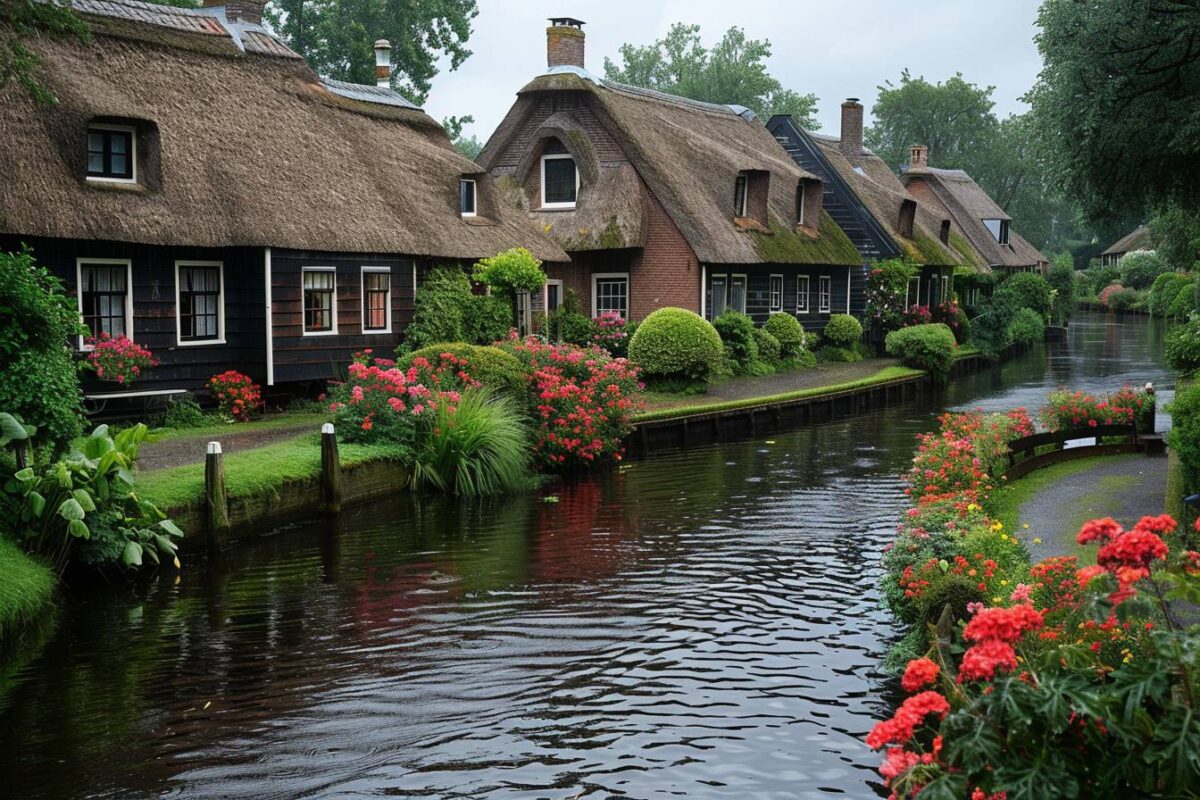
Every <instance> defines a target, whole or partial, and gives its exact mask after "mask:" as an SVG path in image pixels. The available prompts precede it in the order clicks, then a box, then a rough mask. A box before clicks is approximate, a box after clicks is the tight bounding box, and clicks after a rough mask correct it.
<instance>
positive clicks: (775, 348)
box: [754, 328, 782, 365]
mask: <svg viewBox="0 0 1200 800" xmlns="http://www.w3.org/2000/svg"><path fill="white" fill-rule="evenodd" d="M754 345H755V347H757V348H758V357H759V358H760V359H761V360H763V361H765V362H766V363H768V364H772V365H774V364H777V363H779V359H780V357H781V355H782V350H781V348H780V345H779V340H778V339H777V338H775V336H774V335H773V334H772V333H771V332H770V331H769V330H767V329H766V328H755V329H754Z"/></svg>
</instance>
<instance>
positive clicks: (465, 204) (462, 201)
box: [458, 178, 475, 217]
mask: <svg viewBox="0 0 1200 800" xmlns="http://www.w3.org/2000/svg"><path fill="white" fill-rule="evenodd" d="M458 210H459V212H460V213H461V214H462V215H463V216H464V217H473V216H475V181H474V180H472V179H471V178H463V179H461V180H460V181H459V182H458Z"/></svg>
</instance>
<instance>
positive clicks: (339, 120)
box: [0, 0, 567, 261]
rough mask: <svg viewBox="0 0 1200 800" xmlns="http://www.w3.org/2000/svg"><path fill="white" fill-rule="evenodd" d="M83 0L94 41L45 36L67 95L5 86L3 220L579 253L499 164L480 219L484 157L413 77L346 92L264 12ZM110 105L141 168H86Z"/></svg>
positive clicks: (252, 241)
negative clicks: (472, 197) (548, 225)
mask: <svg viewBox="0 0 1200 800" xmlns="http://www.w3.org/2000/svg"><path fill="white" fill-rule="evenodd" d="M78 7H79V9H80V11H81V12H82V13H83V14H84V15H85V17H86V19H87V21H88V22H89V23H90V25H91V28H92V33H93V36H92V38H91V41H90V42H87V43H81V42H77V41H67V40H50V39H39V40H34V41H33V42H32V43H31V46H32V47H34V48H35V49H36V51H37V53H38V54H39V55H40V56H41V57H42V59H43V61H44V64H43V69H42V73H41V77H42V79H43V81H44V83H45V85H46V87H47V88H48V89H49V90H50V91H52V92H53V93H54V94H55V95H56V96H57V97H58V99H59V102H58V103H57V104H56V105H53V106H44V105H37V104H35V103H34V102H33V101H32V100H31V99H30V98H29V97H28V96H27V95H26V94H25V93H24V92H22V91H21V89H20V87H18V86H16V85H15V84H14V83H10V84H9V85H8V86H7V87H6V88H4V89H2V90H0V141H3V142H4V143H5V144H4V147H2V148H0V174H2V175H4V176H5V179H4V180H3V181H0V231H2V232H5V233H12V234H17V235H24V236H45V237H62V238H77V239H105V240H116V241H126V242H137V243H145V244H160V245H193V246H203V247H221V246H273V247H282V248H294V249H303V250H317V251H332V252H360V253H395V254H407V255H414V256H432V257H441V258H452V259H463V260H474V259H477V258H479V257H482V256H487V255H492V254H494V253H496V252H498V251H500V250H504V249H507V248H510V247H514V246H517V245H523V246H526V247H528V248H529V249H530V250H532V251H533V252H534V254H535V255H537V256H538V257H539V258H542V259H544V260H550V261H565V260H566V258H567V257H566V254H565V253H564V252H563V251H562V249H561V248H560V247H558V246H557V245H555V244H554V243H553V242H551V241H550V240H549V239H547V238H546V237H545V236H544V235H542V233H541V231H540V230H539V229H538V228H537V226H536V225H534V224H533V223H532V222H531V221H530V220H529V218H528V217H527V215H525V214H524V213H522V212H520V211H519V210H517V209H513V208H510V207H509V206H508V205H507V204H505V203H503V202H500V201H499V198H498V197H495V192H494V189H493V188H492V184H491V181H490V179H488V178H486V177H484V178H483V179H482V182H481V183H480V185H479V196H480V206H481V207H480V212H481V216H480V217H477V218H467V219H464V218H463V217H462V216H461V214H460V213H459V207H458V185H459V179H460V177H461V176H462V175H463V174H465V173H472V174H474V173H478V172H479V167H478V165H476V164H475V163H474V162H472V161H470V160H468V159H466V158H463V157H462V156H460V155H459V154H458V153H456V152H455V151H454V149H453V148H452V147H451V146H450V142H449V139H448V137H447V136H446V132H445V131H444V130H443V129H442V128H441V126H439V125H438V124H437V123H436V122H435V121H434V120H433V119H431V118H430V117H429V116H427V115H426V114H424V113H423V112H421V111H420V110H417V109H415V108H412V107H411V104H407V103H406V102H401V101H402V98H400V99H399V100H398V99H397V98H399V95H395V93H391V92H389V91H388V90H384V91H383V92H381V91H379V90H377V89H376V88H375V87H370V86H366V87H357V88H354V87H352V86H351V85H348V84H343V83H336V82H335V83H334V84H333V86H334V87H335V88H338V89H340V90H341V92H340V93H337V94H335V93H334V92H333V91H331V90H330V86H329V85H328V84H323V83H322V82H321V80H320V79H319V78H318V77H317V76H316V74H315V73H313V71H312V70H311V69H309V67H308V66H307V65H306V64H305V63H304V61H303V60H302V59H300V58H299V57H298V56H296V55H295V53H293V52H292V51H291V50H288V49H287V48H286V47H285V46H284V45H283V44H282V43H281V42H278V41H277V40H274V39H273V38H271V37H270V35H269V34H267V33H266V32H265V31H262V29H261V28H257V27H255V26H246V25H242V24H240V23H234V24H232V25H231V24H230V23H228V22H226V21H224V19H223V17H214V16H212V15H209V14H205V13H203V12H202V11H199V10H188V9H177V8H173V7H170V6H158V5H150V4H146V3H141V2H134V1H133V0H79V6H78ZM214 21H215V22H216V23H217V27H214ZM235 37H239V38H240V42H241V44H244V45H246V46H245V47H244V49H243V47H240V46H239V44H238V43H237V42H235V41H234V39H235ZM280 53H284V54H286V55H284V56H283V57H279V54H280ZM97 118H100V119H107V120H110V121H125V122H127V123H130V124H133V125H135V126H136V127H138V130H139V147H141V148H143V149H142V152H141V155H140V157H139V168H141V167H142V162H143V161H145V164H146V166H147V168H146V169H144V170H143V171H142V175H143V179H142V180H141V181H139V184H137V185H132V186H130V185H126V186H124V187H119V186H115V187H114V186H109V187H105V186H103V185H97V184H96V183H94V182H87V181H85V180H83V175H84V172H85V163H84V161H85V156H86V134H87V126H88V124H89V122H90V121H92V120H95V119H97Z"/></svg>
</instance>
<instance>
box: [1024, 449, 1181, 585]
mask: <svg viewBox="0 0 1200 800" xmlns="http://www.w3.org/2000/svg"><path fill="white" fill-rule="evenodd" d="M1032 475H1037V473H1036V472H1034V473H1032ZM1031 477H1032V476H1031ZM1166 487H1167V459H1166V457H1152V458H1149V457H1146V456H1144V455H1141V454H1137V455H1128V456H1112V457H1107V458H1104V459H1103V460H1100V461H1098V463H1097V464H1096V465H1095V466H1094V467H1091V468H1089V469H1087V470H1084V471H1083V472H1076V473H1074V474H1073V475H1068V476H1066V477H1065V478H1063V479H1061V480H1059V481H1057V482H1056V483H1055V484H1054V485H1053V486H1051V487H1049V488H1047V489H1044V490H1042V491H1041V492H1038V493H1037V494H1036V495H1034V497H1033V498H1032V499H1030V500H1029V501H1027V502H1026V503H1025V504H1024V505H1023V506H1021V510H1020V514H1019V516H1018V520H1019V523H1020V524H1022V525H1024V524H1028V525H1029V529H1028V530H1024V529H1023V528H1022V529H1021V531H1020V532H1021V534H1022V536H1021V538H1022V539H1024V540H1025V542H1026V544H1027V546H1028V547H1029V553H1030V555H1031V556H1032V557H1033V560H1034V561H1035V562H1036V561H1039V560H1041V559H1043V558H1047V557H1049V556H1057V555H1080V556H1082V555H1083V551H1084V550H1086V551H1087V552H1088V555H1094V553H1095V548H1081V547H1080V546H1079V545H1077V544H1076V543H1075V536H1076V535H1077V534H1078V533H1079V528H1080V527H1081V526H1082V525H1083V523H1085V522H1087V521H1088V520H1089V519H1095V518H1097V517H1112V518H1113V519H1115V520H1116V521H1117V522H1120V523H1121V524H1122V525H1125V526H1126V527H1130V526H1132V525H1133V524H1134V523H1136V522H1137V521H1138V520H1139V519H1141V518H1142V517H1143V516H1145V515H1147V514H1151V515H1153V514H1161V513H1162V511H1163V506H1164V504H1165V503H1166ZM1035 538H1038V539H1041V541H1040V542H1035V541H1033V540H1034V539H1035Z"/></svg>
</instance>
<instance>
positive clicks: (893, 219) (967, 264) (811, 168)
mask: <svg viewBox="0 0 1200 800" xmlns="http://www.w3.org/2000/svg"><path fill="white" fill-rule="evenodd" d="M841 121H842V124H841V131H840V136H837V137H833V136H824V135H820V134H816V133H812V132H810V131H806V130H804V129H803V128H802V127H801V126H800V125H798V124H797V123H796V121H795V120H794V119H792V117H790V116H787V115H777V116H774V117H772V118H771V120H770V121H769V122H768V123H767V130H768V131H770V133H771V134H772V135H773V136H774V137H775V138H776V140H778V141H779V143H780V144H781V145H782V146H783V148H784V149H785V150H786V151H787V153H788V155H790V156H791V157H792V159H793V160H794V161H795V162H796V163H797V164H798V165H799V166H800V167H801V168H803V169H805V170H807V171H808V172H811V173H813V174H814V175H816V176H817V177H818V178H820V180H821V184H822V186H823V188H824V202H823V206H824V208H825V210H826V211H827V212H828V213H829V214H830V216H831V217H832V218H833V220H834V222H836V223H837V225H838V227H840V228H841V229H842V230H843V231H845V233H846V235H847V236H848V237H849V238H850V241H851V242H853V244H854V246H855V247H856V248H857V249H858V252H859V253H860V255H861V256H862V258H863V259H864V260H865V261H880V260H887V259H894V258H906V259H909V260H910V261H912V262H913V263H915V264H917V265H919V267H920V272H919V273H918V274H917V275H916V276H915V277H914V278H913V280H912V281H911V282H910V285H909V296H908V298H907V300H908V303H907V304H908V305H929V306H933V305H937V304H938V303H941V302H943V301H944V300H948V299H950V297H951V296H952V293H953V281H954V274H955V271H956V270H957V269H962V268H968V269H972V270H986V269H987V267H986V265H985V264H983V262H982V259H980V258H979V257H978V256H977V255H976V253H975V252H974V250H973V249H972V248H971V247H970V245H969V244H968V243H967V242H966V240H965V239H962V238H961V237H958V236H957V235H955V234H953V233H952V229H951V226H950V220H949V218H948V217H946V216H944V215H943V216H939V215H938V214H937V213H935V212H934V211H932V210H930V208H928V207H927V206H926V205H925V204H923V203H920V202H919V201H917V200H916V199H915V198H913V197H912V196H911V195H910V194H908V192H906V191H905V189H904V186H903V184H901V183H900V180H899V178H897V177H896V175H895V174H894V173H893V172H892V171H891V169H889V168H888V166H887V165H886V164H885V163H884V162H883V160H882V159H881V158H879V156H877V155H875V154H874V153H873V152H871V150H869V149H868V148H867V147H865V146H864V145H863V138H862V136H863V133H862V132H863V107H862V105H861V104H860V103H859V102H858V100H857V99H855V98H851V99H849V100H847V101H846V102H845V103H843V104H842V120H841ZM863 283H864V282H863V281H861V280H860V281H856V282H855V284H854V291H855V294H856V297H855V305H857V304H858V302H859V301H858V297H857V295H858V294H859V293H860V292H862V291H863Z"/></svg>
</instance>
